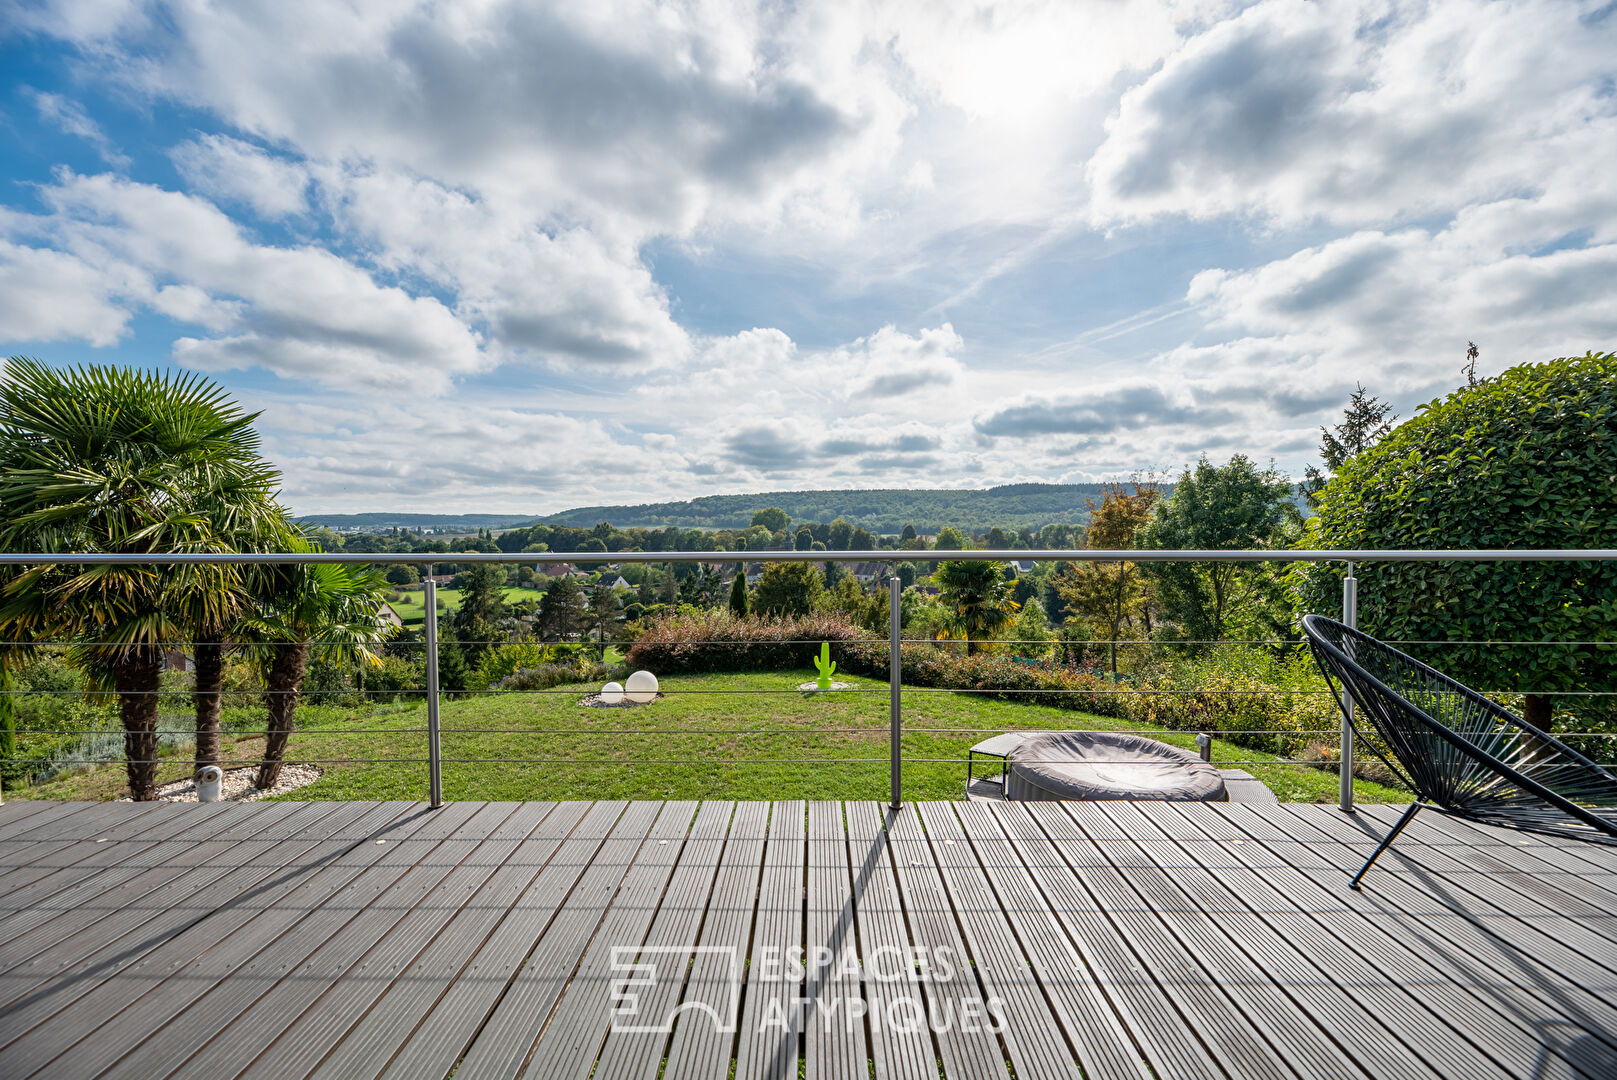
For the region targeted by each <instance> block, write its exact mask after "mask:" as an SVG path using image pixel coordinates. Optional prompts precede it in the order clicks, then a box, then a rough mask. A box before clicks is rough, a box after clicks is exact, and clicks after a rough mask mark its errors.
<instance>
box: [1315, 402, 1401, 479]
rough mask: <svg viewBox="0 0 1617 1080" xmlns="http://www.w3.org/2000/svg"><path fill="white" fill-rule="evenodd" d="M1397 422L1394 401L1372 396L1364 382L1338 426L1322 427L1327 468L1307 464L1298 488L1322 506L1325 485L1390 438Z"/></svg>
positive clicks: (1321, 454)
mask: <svg viewBox="0 0 1617 1080" xmlns="http://www.w3.org/2000/svg"><path fill="white" fill-rule="evenodd" d="M1397 422H1398V416H1397V414H1396V413H1394V412H1393V411H1392V406H1391V405H1390V404H1388V403H1387V402H1384V401H1377V400H1376V399H1375V398H1374V397H1371V396H1368V395H1367V394H1366V393H1365V390H1364V387H1363V386H1362V385H1360V386H1359V388H1358V389H1356V390H1354V391H1353V396H1352V397H1351V398H1349V399H1348V404H1347V408H1346V409H1344V410H1343V411H1342V422H1341V423H1340V424H1338V425H1336V430H1335V431H1331V430H1330V429H1329V428H1323V427H1322V428H1320V429H1319V434H1320V443H1319V456H1320V457H1321V459H1323V460H1324V462H1325V471H1324V472H1321V471H1320V470H1319V469H1316V468H1315V467H1314V466H1312V465H1306V466H1304V467H1303V482H1302V483H1301V484H1298V485H1297V490H1298V492H1299V493H1300V494H1301V495H1302V496H1303V498H1305V499H1307V500H1308V505H1309V506H1311V507H1314V508H1315V509H1318V507H1319V493H1320V492H1321V491H1324V490H1325V485H1326V484H1327V483H1329V482H1330V479H1331V476H1332V475H1334V474H1335V473H1336V470H1338V469H1340V468H1341V467H1342V464H1343V462H1345V461H1347V460H1348V458H1351V457H1357V456H1358V455H1359V454H1362V453H1364V452H1365V451H1366V450H1368V449H1370V447H1372V446H1374V445H1375V444H1376V443H1378V442H1380V441H1381V440H1382V439H1384V438H1386V436H1387V433H1388V432H1390V431H1391V430H1392V429H1393V425H1394V424H1396V423H1397Z"/></svg>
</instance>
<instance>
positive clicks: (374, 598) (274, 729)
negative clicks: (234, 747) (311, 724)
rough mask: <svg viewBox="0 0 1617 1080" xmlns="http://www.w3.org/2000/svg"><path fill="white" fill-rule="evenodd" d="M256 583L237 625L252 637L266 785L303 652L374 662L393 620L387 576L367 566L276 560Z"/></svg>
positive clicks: (300, 544)
mask: <svg viewBox="0 0 1617 1080" xmlns="http://www.w3.org/2000/svg"><path fill="white" fill-rule="evenodd" d="M286 549H287V550H288V551H289V552H290V553H293V554H315V553H318V552H319V550H320V549H319V548H318V547H316V546H315V545H314V544H312V543H310V542H309V541H307V540H302V539H298V540H294V541H292V542H290V543H288V544H287V545H286ZM261 589H262V592H261V595H260V596H259V598H258V608H257V611H256V612H255V613H254V614H253V615H250V616H248V617H247V618H246V619H244V620H243V621H242V623H241V627H240V629H241V632H242V635H243V637H244V638H250V639H251V640H252V641H254V642H255V643H256V644H255V646H254V651H255V653H256V654H257V656H258V659H259V663H260V665H261V667H262V669H263V672H264V708H265V712H266V713H267V714H268V718H267V721H268V722H267V724H266V727H265V739H264V760H263V762H262V764H260V765H259V768H258V777H257V779H256V780H255V781H254V782H255V783H256V784H257V786H258V787H259V788H260V789H265V788H271V787H274V786H275V784H276V782H277V781H278V780H279V779H280V777H281V765H282V763H283V762H284V761H285V758H286V744H287V742H288V740H290V739H291V737H292V731H293V729H294V727H295V725H296V721H297V708H298V700H299V698H300V697H301V695H302V690H303V677H304V675H305V674H306V673H307V671H308V666H309V658H310V656H311V655H319V656H321V657H322V658H327V659H333V660H341V659H357V660H359V661H360V662H361V663H366V664H371V665H373V666H380V665H381V663H382V658H381V657H380V656H379V655H378V654H377V651H376V650H377V648H378V647H379V646H380V645H381V644H382V643H383V642H384V641H386V640H387V638H388V637H389V636H390V635H391V634H392V633H393V631H394V628H393V627H392V626H390V625H389V624H388V623H387V622H385V621H384V620H383V619H382V607H383V601H382V594H383V593H384V592H386V590H387V582H386V581H385V580H384V579H383V577H382V575H381V574H378V573H375V572H374V571H371V570H364V569H359V568H356V567H352V566H346V565H339V564H333V563H314V564H305V565H287V566H277V567H273V568H272V569H271V570H270V571H269V572H267V573H266V574H264V575H263V577H262V579H261ZM429 617H430V615H429Z"/></svg>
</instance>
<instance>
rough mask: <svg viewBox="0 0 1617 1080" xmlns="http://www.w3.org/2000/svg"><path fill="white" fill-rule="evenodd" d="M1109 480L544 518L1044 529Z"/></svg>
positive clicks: (720, 500) (884, 529)
mask: <svg viewBox="0 0 1617 1080" xmlns="http://www.w3.org/2000/svg"><path fill="white" fill-rule="evenodd" d="M1103 490H1104V486H1103V485H1101V484H1006V485H1004V486H1002V487H995V488H988V489H986V490H984V489H946V488H935V489H925V488H875V489H871V490H866V491H770V492H764V493H762V494H757V495H706V496H703V497H701V498H698V499H688V500H685V501H683V502H663V503H644V504H641V505H638V506H584V507H579V508H578V509H575V510H567V511H563V512H562V513H560V514H551V515H549V516H547V517H541V518H539V521H540V522H543V523H545V524H550V525H572V526H575V527H579V528H589V527H591V526H593V525H595V524H596V523H597V522H600V521H610V522H612V524H614V525H616V526H618V527H620V528H629V527H636V526H637V527H640V528H667V527H668V526H670V525H677V526H680V527H681V528H688V529H689V528H698V529H744V528H746V527H747V525H748V524H749V523H750V522H751V520H752V515H753V514H754V512H756V511H758V510H761V509H763V508H764V507H766V506H778V507H780V508H781V509H782V510H784V511H786V513H787V514H788V515H789V516H790V517H791V519H792V520H793V521H832V520H834V519H836V518H839V517H840V518H844V519H846V520H847V521H849V522H852V523H853V524H855V525H859V526H863V527H864V528H866V529H869V530H870V531H871V532H873V533H897V532H899V531H901V530H902V529H903V528H904V526H906V525H913V526H914V527H915V528H916V529H917V530H918V531H920V532H922V533H935V532H937V531H938V530H939V529H941V528H943V527H944V526H945V525H953V526H955V527H956V528H960V529H967V530H983V529H988V528H991V527H993V526H995V525H998V526H1001V527H1003V528H1008V529H1033V530H1038V529H1039V528H1041V527H1042V526H1044V525H1048V524H1050V523H1051V522H1063V523H1070V524H1077V525H1081V524H1083V523H1084V522H1085V521H1087V520H1088V517H1089V511H1088V509H1087V506H1086V502H1085V500H1086V499H1094V500H1096V501H1097V502H1098V501H1099V500H1100V497H1101V494H1102V492H1103Z"/></svg>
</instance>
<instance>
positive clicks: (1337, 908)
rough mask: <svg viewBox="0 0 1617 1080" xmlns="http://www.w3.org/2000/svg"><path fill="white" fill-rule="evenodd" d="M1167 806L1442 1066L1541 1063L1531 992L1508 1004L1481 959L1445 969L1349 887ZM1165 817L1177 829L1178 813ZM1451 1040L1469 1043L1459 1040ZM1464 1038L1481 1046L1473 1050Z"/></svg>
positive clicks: (1513, 1072)
mask: <svg viewBox="0 0 1617 1080" xmlns="http://www.w3.org/2000/svg"><path fill="white" fill-rule="evenodd" d="M1165 805H1166V804H1165ZM1170 812H1171V813H1173V814H1174V815H1175V817H1176V818H1177V819H1178V821H1179V822H1180V823H1181V826H1182V828H1183V832H1181V833H1180V835H1181V836H1182V837H1183V839H1182V840H1181V844H1182V845H1183V846H1186V847H1187V849H1188V850H1189V851H1190V853H1191V854H1192V855H1193V856H1194V855H1196V853H1197V852H1198V851H1199V850H1201V847H1200V845H1209V844H1217V845H1219V848H1218V852H1219V854H1218V855H1217V856H1210V857H1208V858H1207V861H1208V862H1213V861H1215V859H1216V860H1222V861H1224V862H1226V863H1228V864H1234V865H1238V866H1239V867H1240V868H1242V869H1243V870H1244V871H1245V872H1246V873H1245V875H1244V876H1237V875H1235V874H1232V873H1228V872H1226V873H1225V874H1224V875H1223V876H1222V878H1221V880H1222V882H1223V883H1224V884H1225V885H1226V886H1227V887H1229V888H1231V889H1232V890H1234V891H1237V892H1239V893H1241V894H1243V895H1244V896H1246V898H1247V901H1248V903H1249V905H1250V907H1251V909H1252V910H1254V911H1257V912H1259V913H1260V915H1262V916H1263V917H1264V919H1265V921H1267V922H1268V923H1270V924H1271V925H1273V926H1274V927H1275V929H1276V932H1277V933H1281V934H1283V935H1286V936H1287V937H1288V939H1289V940H1291V941H1292V943H1293V944H1295V945H1298V947H1299V948H1303V949H1304V950H1305V951H1306V952H1307V954H1308V955H1309V956H1311V957H1312V958H1313V959H1314V960H1315V961H1316V962H1317V963H1318V964H1319V965H1320V966H1321V967H1322V968H1323V969H1325V970H1326V971H1328V972H1331V973H1332V974H1333V975H1334V977H1336V978H1337V979H1338V981H1339V983H1341V984H1342V985H1344V986H1352V987H1354V988H1355V992H1356V993H1359V994H1361V995H1362V996H1363V997H1364V998H1365V1000H1366V1001H1367V1002H1368V1003H1370V1004H1371V1005H1372V1006H1373V1007H1374V1008H1375V1009H1376V1010H1377V1011H1378V1015H1383V1016H1385V1017H1387V1018H1389V1020H1397V1021H1398V1022H1400V1023H1401V1024H1403V1025H1404V1026H1405V1029H1406V1031H1419V1033H1420V1041H1422V1042H1423V1043H1425V1042H1430V1043H1431V1044H1432V1045H1433V1046H1434V1048H1435V1049H1434V1052H1436V1053H1438V1054H1440V1055H1442V1057H1443V1071H1456V1070H1457V1069H1460V1068H1462V1067H1467V1066H1471V1065H1472V1064H1473V1063H1476V1064H1475V1067H1476V1068H1481V1067H1483V1066H1482V1065H1481V1064H1480V1061H1479V1055H1486V1056H1487V1057H1488V1058H1489V1059H1491V1060H1492V1061H1493V1062H1494V1063H1496V1065H1497V1067H1498V1068H1499V1069H1500V1070H1501V1071H1503V1072H1504V1073H1505V1074H1506V1075H1510V1076H1521V1075H1528V1074H1530V1073H1531V1072H1532V1071H1533V1069H1534V1068H1535V1067H1536V1066H1537V1065H1538V1064H1539V1063H1541V1062H1542V1059H1543V1056H1544V1044H1543V1042H1542V1040H1541V1039H1540V1038H1538V1036H1537V1033H1536V1032H1535V1031H1534V1029H1533V1028H1532V1026H1531V1024H1529V1023H1526V1022H1524V1021H1523V1020H1522V1017H1524V1016H1530V1015H1532V1014H1533V1013H1535V1012H1538V1011H1540V1009H1541V1006H1539V1005H1538V1004H1537V1003H1536V1002H1532V1001H1531V999H1527V998H1525V996H1524V997H1522V998H1521V999H1520V1000H1513V1001H1511V1002H1509V1003H1502V1002H1500V1001H1499V1000H1498V998H1497V997H1496V996H1490V995H1488V994H1486V993H1482V992H1479V991H1477V990H1475V989H1473V985H1474V984H1475V983H1477V982H1478V981H1479V980H1487V979H1490V978H1491V977H1492V974H1491V973H1490V972H1488V971H1487V970H1486V969H1485V968H1483V967H1481V966H1480V965H1475V964H1472V965H1470V966H1468V967H1448V968H1445V967H1443V966H1442V965H1440V964H1439V963H1434V962H1433V960H1432V958H1430V957H1429V956H1427V955H1426V954H1425V953H1424V952H1423V951H1422V950H1418V949H1414V948H1411V947H1410V946H1409V945H1408V944H1407V943H1406V942H1404V941H1402V940H1400V939H1399V938H1398V937H1397V936H1395V935H1392V934H1390V933H1388V932H1387V930H1386V929H1385V928H1384V927H1383V926H1382V924H1381V923H1380V921H1379V920H1377V919H1375V918H1373V917H1370V916H1368V915H1365V914H1363V913H1361V912H1359V911H1357V910H1355V909H1354V908H1353V907H1351V906H1350V905H1349V904H1348V902H1347V901H1346V900H1345V899H1344V898H1343V897H1342V896H1341V895H1340V894H1341V893H1343V892H1346V891H1347V890H1346V889H1345V888H1338V889H1337V890H1336V891H1334V892H1333V891H1331V890H1330V889H1327V888H1325V887H1323V886H1321V885H1320V884H1319V883H1317V882H1315V881H1314V880H1313V879H1311V878H1309V877H1308V876H1307V875H1305V874H1303V873H1302V872H1301V871H1299V870H1297V869H1295V868H1294V867H1291V866H1289V865H1288V864H1286V863H1285V862H1284V860H1282V859H1280V858H1279V857H1278V856H1276V855H1275V854H1274V853H1273V852H1271V851H1270V850H1269V849H1268V848H1267V847H1265V846H1264V845H1263V843H1262V842H1261V841H1260V840H1257V839H1254V838H1251V837H1249V836H1248V835H1247V834H1245V833H1244V832H1243V831H1242V830H1241V829H1240V828H1239V827H1238V826H1237V825H1236V823H1235V822H1234V821H1231V820H1229V819H1228V818H1226V817H1223V816H1221V815H1219V814H1218V813H1217V812H1216V811H1213V810H1210V809H1208V808H1207V807H1206V806H1205V805H1196V806H1183V805H1177V804H1175V805H1173V806H1172V809H1171V811H1170ZM1159 823H1161V824H1166V825H1167V826H1168V827H1169V828H1170V829H1171V830H1172V829H1174V828H1175V826H1174V825H1173V822H1172V821H1168V822H1161V821H1160V820H1159ZM1209 837H1211V838H1213V839H1209ZM1364 967H1368V968H1369V969H1370V970H1371V971H1372V972H1374V973H1376V974H1377V975H1380V976H1381V977H1382V979H1383V980H1384V981H1380V982H1378V981H1376V979H1375V977H1374V976H1371V977H1368V978H1361V977H1360V975H1359V974H1358V973H1359V971H1360V970H1361V968H1364ZM1400 998H1402V999H1404V1000H1400ZM1411 1006H1413V1008H1414V1010H1416V1011H1415V1012H1413V1013H1412V1012H1411ZM1422 1017H1425V1023H1424V1025H1423V1024H1422V1023H1421V1019H1422ZM1451 1036H1452V1037H1451ZM1454 1039H1459V1040H1462V1041H1463V1042H1462V1044H1459V1045H1457V1044H1456V1043H1455V1042H1454ZM1466 1044H1469V1045H1471V1046H1474V1047H1476V1048H1477V1052H1476V1053H1474V1054H1469V1055H1468V1054H1467V1053H1466V1052H1465V1050H1466Z"/></svg>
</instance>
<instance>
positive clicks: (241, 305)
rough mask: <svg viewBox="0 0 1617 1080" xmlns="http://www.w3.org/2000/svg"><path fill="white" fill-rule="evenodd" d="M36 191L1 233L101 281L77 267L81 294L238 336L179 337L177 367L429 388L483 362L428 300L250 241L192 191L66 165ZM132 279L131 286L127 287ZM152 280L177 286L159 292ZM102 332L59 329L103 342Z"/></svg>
mask: <svg viewBox="0 0 1617 1080" xmlns="http://www.w3.org/2000/svg"><path fill="white" fill-rule="evenodd" d="M40 194H41V196H42V198H43V199H44V200H45V202H46V204H47V205H48V206H49V207H50V209H51V211H52V213H51V214H50V215H49V216H42V217H37V218H31V219H30V218H27V217H25V216H22V215H13V216H11V217H10V218H8V219H7V221H8V223H9V225H10V227H11V228H12V229H13V230H16V231H23V230H29V231H32V232H35V233H38V234H40V235H43V236H46V237H48V238H49V239H50V240H51V241H52V242H53V243H54V244H55V245H56V246H57V247H59V248H60V249H62V250H64V251H67V252H70V253H71V254H72V255H73V256H74V258H75V259H76V260H77V262H78V265H79V266H80V267H85V268H89V269H91V270H93V271H94V275H93V276H94V278H99V279H100V280H99V281H95V280H92V279H91V275H89V274H86V275H84V278H85V285H86V287H87V289H88V290H89V291H91V292H98V293H100V294H101V295H102V296H122V297H124V298H126V300H127V301H128V303H129V304H131V305H133V304H149V305H151V306H153V307H155V308H157V309H158V310H160V311H163V312H164V313H166V314H169V315H171V316H173V317H179V318H191V319H194V320H195V321H196V322H198V323H200V324H201V325H202V326H204V327H208V328H210V329H214V330H225V329H230V330H234V331H235V332H234V333H231V334H228V335H226V336H224V337H219V338H210V339H200V340H199V339H195V338H181V339H180V340H179V341H178V342H176V344H175V355H176V358H177V359H180V360H181V361H182V362H183V363H186V364H189V365H192V366H195V367H199V368H203V369H205V370H220V369H229V368H239V367H246V366H260V367H264V368H266V369H268V370H270V371H273V372H275V373H277V374H280V375H283V376H295V377H302V378H307V379H310V380H312V381H314V382H318V383H323V384H327V385H333V386H349V385H353V384H356V383H358V384H364V385H368V386H374V387H391V388H409V389H416V390H425V391H429V392H443V391H445V390H447V389H448V388H449V386H450V385H451V380H452V379H453V378H454V377H456V376H458V375H465V374H469V373H472V372H475V371H478V370H480V369H481V368H483V367H484V366H485V360H484V358H483V355H482V352H481V350H480V348H479V340H478V336H477V334H476V333H475V332H473V331H472V330H471V329H470V328H468V327H467V326H466V325H465V324H464V323H462V322H461V321H460V320H458V319H457V318H456V317H455V315H454V314H453V313H452V312H450V311H449V310H448V309H447V308H446V307H444V305H443V304H441V303H439V302H438V301H437V300H436V299H434V298H432V297H422V296H411V295H410V294H409V293H407V292H405V291H404V290H403V289H400V288H397V287H391V286H381V285H378V284H377V283H376V282H375V281H374V280H373V279H372V278H371V276H370V275H368V274H367V273H365V272H364V271H363V270H361V269H359V268H358V267H356V266H354V265H352V264H351V263H349V262H346V261H344V260H343V259H341V258H339V257H338V256H336V255H334V254H332V253H331V252H329V251H326V250H324V249H320V248H315V247H297V248H286V247H273V246H268V245H262V244H255V243H253V242H252V241H251V240H249V239H248V238H247V237H246V236H245V235H244V234H243V233H242V231H241V229H240V228H239V227H238V226H237V225H236V224H235V223H234V222H233V221H231V220H230V219H229V218H228V217H227V216H225V215H224V214H223V213H221V212H220V211H219V210H218V209H217V208H216V207H214V206H213V205H211V204H210V203H207V202H205V201H203V200H201V199H198V198H196V197H194V196H188V195H183V194H180V193H177V192H171V191H164V190H162V189H160V188H156V187H153V186H150V185H146V184H136V183H131V182H129V181H126V180H120V179H117V178H115V177H111V176H76V175H73V174H68V173H64V174H63V175H62V176H61V177H60V179H59V182H58V183H56V184H54V185H52V186H50V187H47V188H44V189H42V190H41V192H40ZM131 268H135V269H134V270H132V269H131ZM136 274H138V275H139V280H140V287H139V288H129V287H126V286H124V285H123V283H124V282H125V281H127V280H130V279H131V278H132V277H133V276H134V275H136ZM154 283H160V284H161V285H162V286H165V287H166V286H171V285H172V286H180V287H181V288H180V289H179V290H178V291H159V289H158V288H157V287H156V286H155V285H154ZM128 310H129V309H128V308H127V307H126V308H125V311H126V313H127V311H128ZM126 317H127V314H126ZM59 321H60V320H59ZM102 322H103V323H104V322H105V320H103V321H102ZM99 327H101V324H95V323H92V324H91V325H90V326H88V327H87V328H86V329H87V331H88V332H86V333H79V334H72V335H69V334H68V333H67V332H65V331H62V330H60V329H59V331H58V333H57V334H56V336H57V337H65V336H72V337H79V338H83V339H85V340H90V341H91V342H92V343H106V341H107V333H106V330H105V329H104V328H99Z"/></svg>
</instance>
